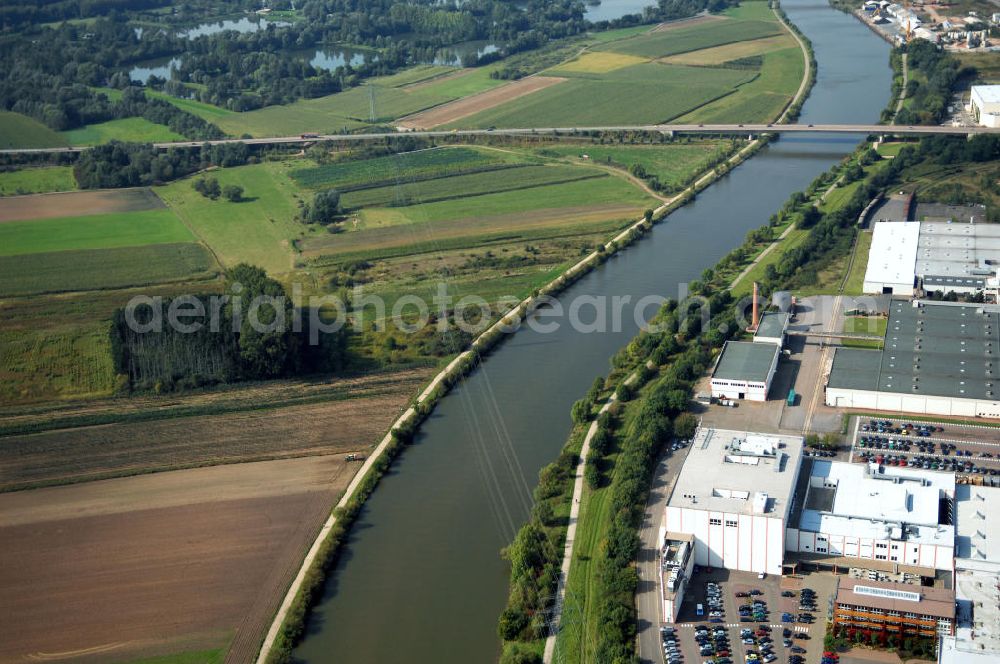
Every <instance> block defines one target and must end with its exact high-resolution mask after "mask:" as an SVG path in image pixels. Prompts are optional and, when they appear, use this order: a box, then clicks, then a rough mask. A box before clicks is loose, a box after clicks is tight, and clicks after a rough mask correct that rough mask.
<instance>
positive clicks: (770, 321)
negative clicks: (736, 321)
mask: <svg viewBox="0 0 1000 664" xmlns="http://www.w3.org/2000/svg"><path fill="white" fill-rule="evenodd" d="M790 319H791V315H790V314H787V313H785V312H783V311H766V312H764V313H763V314H761V317H760V321H759V322H758V323H757V330H756V331H755V332H754V335H753V340H754V343H766V344H777V345H778V347H779V348H781V347H783V346H784V345H785V332H787V331H788V321H789V320H790Z"/></svg>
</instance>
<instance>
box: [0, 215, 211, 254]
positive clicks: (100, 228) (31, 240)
mask: <svg viewBox="0 0 1000 664" xmlns="http://www.w3.org/2000/svg"><path fill="white" fill-rule="evenodd" d="M194 241H195V237H194V235H193V234H192V233H191V232H190V231H189V230H188V229H187V228H186V227H185V226H184V224H182V223H181V222H180V220H179V219H178V218H177V217H176V216H174V213H173V212H171V211H170V210H145V211H142V212H117V213H111V214H101V215H92V216H87V217H63V218H54V219H42V220H32V221H7V222H4V223H0V256H16V255H19V254H33V253H43V252H55V251H72V250H81V249H111V248H115V247H134V246H142V245H150V244H169V243H177V242H194Z"/></svg>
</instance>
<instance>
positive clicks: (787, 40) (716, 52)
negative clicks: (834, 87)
mask: <svg viewBox="0 0 1000 664" xmlns="http://www.w3.org/2000/svg"><path fill="white" fill-rule="evenodd" d="M791 46H795V41H794V40H793V39H792V38H791V37H789V36H788V35H778V36H775V37H765V38H763V39H754V40H752V41H745V42H736V43H735V44H726V45H724V46H715V47H713V48H703V49H701V50H700V51H689V52H687V53H680V54H678V55H671V56H669V57H666V58H663V59H662V60H661V61H662V62H665V63H667V64H674V65H721V64H723V63H725V62H729V61H731V60H736V59H738V58H746V57H749V56H751V55H761V54H763V53H768V52H770V51H776V50H780V49H783V48H788V47H791Z"/></svg>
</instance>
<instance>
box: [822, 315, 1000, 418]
mask: <svg viewBox="0 0 1000 664" xmlns="http://www.w3.org/2000/svg"><path fill="white" fill-rule="evenodd" d="M997 353H1000V308H998V307H995V306H993V307H990V306H986V307H984V306H983V305H965V304H957V305H956V304H951V303H929V302H921V303H920V306H919V307H914V306H913V303H912V302H893V303H892V305H891V307H890V309H889V323H888V326H887V330H886V337H885V346H884V348H883V349H882V350H881V351H861V350H850V349H838V350H837V353H836V354H835V355H834V358H833V367H832V369H831V372H830V380H829V383H828V385H829V386H830V387H835V388H837V387H839V388H847V389H857V390H875V389H877V390H878V391H881V392H894V393H902V394H921V395H934V396H945V397H954V398H964V399H989V400H995V399H1000V362H998V356H997Z"/></svg>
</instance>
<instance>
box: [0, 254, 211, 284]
mask: <svg viewBox="0 0 1000 664" xmlns="http://www.w3.org/2000/svg"><path fill="white" fill-rule="evenodd" d="M217 272H218V266H217V265H216V263H215V259H213V258H212V254H210V253H209V252H208V250H207V249H205V247H203V246H202V245H200V244H198V243H195V242H180V243H171V244H150V245H145V246H141V247H117V248H114V249H80V250H69V251H50V252H41V253H35V254H19V255H15V256H0V295H4V296H9V295H31V294H35V293H62V292H69V291H85V290H103V289H108V288H128V287H131V286H145V285H148V284H156V283H164V282H169V281H178V280H182V279H207V278H209V277H212V276H214V275H215V274H216V273H217Z"/></svg>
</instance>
